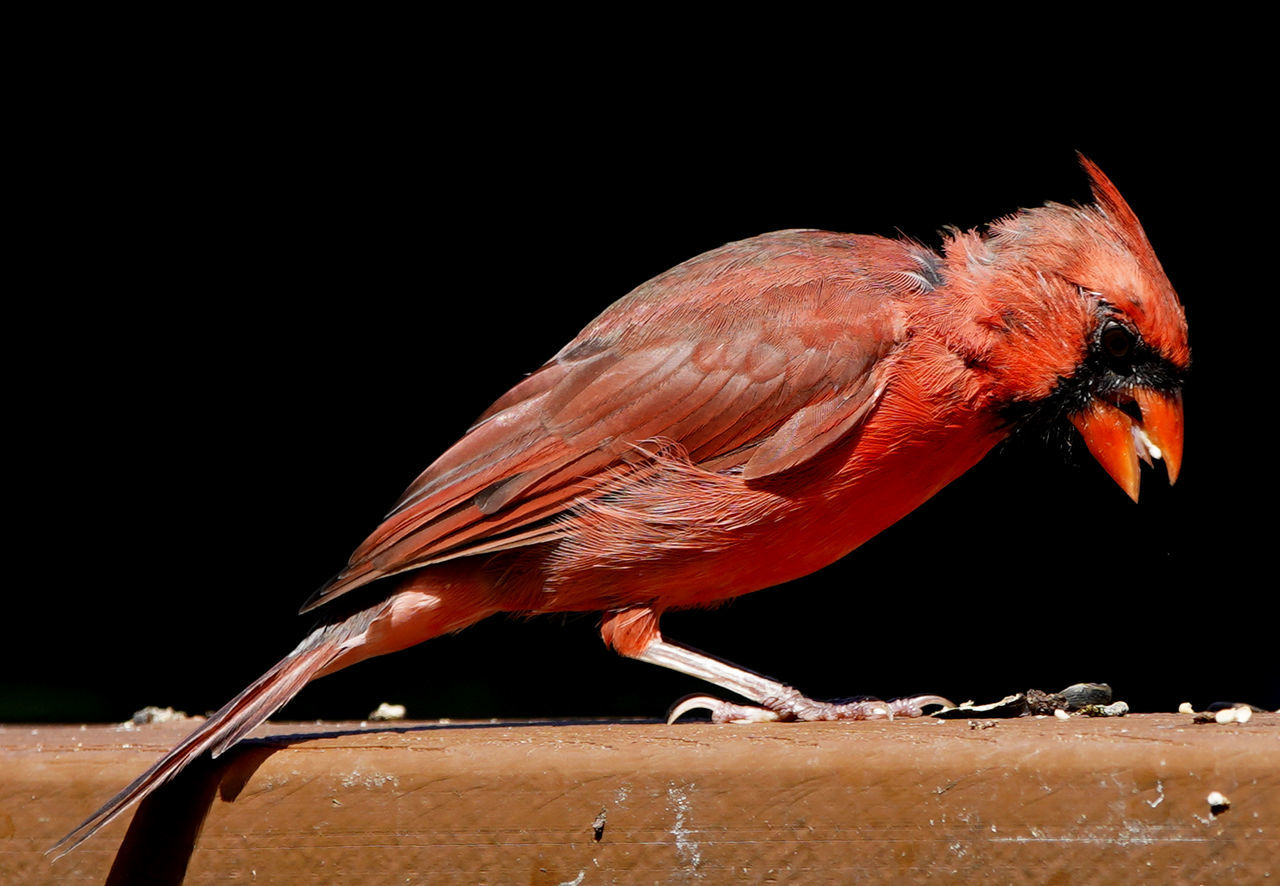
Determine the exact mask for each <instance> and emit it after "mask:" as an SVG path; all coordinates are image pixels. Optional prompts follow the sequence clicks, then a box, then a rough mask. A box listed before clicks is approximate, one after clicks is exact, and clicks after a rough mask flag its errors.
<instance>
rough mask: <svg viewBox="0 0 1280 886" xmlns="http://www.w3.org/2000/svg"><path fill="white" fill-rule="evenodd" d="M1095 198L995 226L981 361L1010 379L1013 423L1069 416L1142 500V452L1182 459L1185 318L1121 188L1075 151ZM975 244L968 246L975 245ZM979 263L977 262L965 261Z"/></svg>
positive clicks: (1173, 474) (1173, 473)
mask: <svg viewBox="0 0 1280 886" xmlns="http://www.w3.org/2000/svg"><path fill="white" fill-rule="evenodd" d="M1080 162H1081V165H1082V166H1083V167H1084V170H1085V172H1086V173H1087V174H1088V176H1089V180H1090V184H1091V187H1092V190H1093V195H1094V200H1095V202H1094V204H1093V205H1090V206H1080V207H1075V206H1063V205H1060V204H1053V203H1050V204H1048V205H1046V206H1042V207H1039V208H1037V209H1030V210H1024V211H1022V212H1019V213H1018V214H1016V215H1014V216H1012V217H1010V218H1007V219H1004V220H1002V221H1000V222H997V223H995V224H993V225H992V226H991V228H990V230H989V232H988V234H987V236H986V237H984V238H983V240H982V245H983V247H984V248H985V249H986V250H988V251H987V253H986V254H987V256H988V264H989V269H987V270H986V273H987V274H988V275H989V279H988V280H987V281H986V282H987V287H988V288H989V289H994V290H996V291H997V292H998V293H1001V294H999V295H997V296H996V297H995V298H994V300H993V301H992V302H991V303H990V304H989V305H988V308H989V310H988V311H987V313H986V318H985V322H986V325H987V327H988V328H989V329H991V330H998V334H988V335H987V336H986V341H987V344H988V345H989V347H988V348H987V349H986V350H985V354H984V357H985V360H986V363H987V365H988V366H990V367H991V368H992V371H994V372H997V373H998V374H999V375H1000V378H1001V379H1002V383H1003V384H1005V385H1006V389H1005V391H1004V398H1005V402H1006V403H1007V404H1009V407H1008V408H1009V414H1010V417H1011V419H1012V420H1013V421H1014V422H1015V423H1017V424H1023V425H1027V426H1030V427H1036V426H1040V427H1043V426H1045V425H1046V424H1056V425H1061V424H1063V423H1064V420H1065V421H1069V422H1070V424H1072V425H1074V426H1075V428H1076V430H1078V431H1079V433H1080V435H1081V436H1082V437H1083V438H1084V442H1085V444H1086V446H1087V447H1088V449H1089V452H1090V453H1092V454H1093V456H1094V458H1096V459H1097V460H1098V462H1099V463H1100V464H1101V465H1102V467H1103V468H1105V469H1106V471H1107V473H1108V474H1110V475H1111V477H1112V479H1114V480H1115V481H1116V482H1117V483H1118V484H1119V485H1120V487H1121V488H1122V489H1123V490H1124V491H1125V492H1126V493H1128V495H1129V497H1130V498H1132V499H1134V500H1135V501H1136V500H1137V498H1138V487H1139V483H1140V479H1141V478H1140V467H1139V464H1138V462H1139V459H1141V460H1143V461H1146V462H1147V463H1148V464H1151V463H1152V462H1153V461H1155V460H1162V461H1163V462H1164V463H1165V466H1166V469H1167V471H1168V475H1169V482H1170V483H1172V482H1174V481H1175V480H1176V479H1177V477H1178V470H1179V468H1180V466H1181V462H1182V429H1183V421H1182V383H1183V380H1184V378H1185V376H1186V373H1187V370H1188V368H1189V366H1190V362H1191V350H1190V347H1189V346H1188V343H1187V323H1186V317H1185V314H1184V312H1183V309H1182V304H1181V303H1180V302H1179V300H1178V296H1177V294H1176V293H1175V292H1174V290H1173V286H1172V285H1171V284H1170V283H1169V280H1168V278H1167V277H1166V276H1165V273H1164V269H1163V268H1162V267H1161V266H1160V262H1159V260H1158V259H1157V258H1156V255H1155V252H1154V251H1153V250H1152V248H1151V244H1150V243H1149V242H1148V240H1147V236H1146V234H1145V233H1144V232H1143V230H1142V226H1141V225H1140V224H1139V222H1138V219H1137V216H1135V215H1134V213H1133V210H1132V209H1130V208H1129V205H1128V203H1126V202H1125V200H1124V198H1123V197H1121V196H1120V192H1119V191H1118V190H1116V187H1115V185H1113V184H1112V183H1111V181H1110V180H1109V179H1108V178H1107V177H1106V176H1105V175H1103V173H1102V171H1101V170H1100V169H1098V167H1097V166H1095V165H1094V164H1093V163H1092V162H1090V161H1089V160H1088V159H1087V158H1085V157H1083V156H1082V157H1081V158H1080ZM970 248H971V249H972V247H970ZM972 265H973V262H972V261H970V266H972Z"/></svg>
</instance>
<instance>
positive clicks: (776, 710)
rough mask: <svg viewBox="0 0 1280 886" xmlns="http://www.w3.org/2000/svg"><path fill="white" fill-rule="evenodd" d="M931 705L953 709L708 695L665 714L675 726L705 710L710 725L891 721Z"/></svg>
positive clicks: (935, 699) (923, 703)
mask: <svg viewBox="0 0 1280 886" xmlns="http://www.w3.org/2000/svg"><path fill="white" fill-rule="evenodd" d="M930 705H938V706H940V707H943V708H953V707H955V705H954V704H953V703H952V702H950V701H949V700H947V699H945V698H943V697H942V696H940V695H916V696H912V697H911V698H898V699H894V700H893V701H880V700H879V699H857V700H853V701H847V702H825V701H814V700H813V699H810V698H806V697H804V696H803V695H800V694H799V693H795V694H794V695H790V696H788V697H785V698H776V699H775V698H770V699H765V700H764V706H762V707H761V706H755V705H742V704H733V703H731V702H727V701H723V700H722V699H718V698H713V697H712V696H710V695H690V696H686V697H685V698H682V699H681V700H680V701H678V702H677V703H676V704H675V705H674V706H673V707H672V708H671V712H670V713H669V714H668V715H667V723H668V724H671V723H674V722H675V721H676V720H678V719H680V718H681V717H682V716H684V715H685V714H687V713H689V712H690V711H697V710H705V711H707V712H709V713H710V714H711V722H712V723H772V722H776V721H780V720H807V721H815V720H892V719H894V718H895V717H922V716H924V709H925V708H926V707H928V706H930Z"/></svg>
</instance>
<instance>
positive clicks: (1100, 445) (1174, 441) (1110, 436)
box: [1071, 388, 1182, 501]
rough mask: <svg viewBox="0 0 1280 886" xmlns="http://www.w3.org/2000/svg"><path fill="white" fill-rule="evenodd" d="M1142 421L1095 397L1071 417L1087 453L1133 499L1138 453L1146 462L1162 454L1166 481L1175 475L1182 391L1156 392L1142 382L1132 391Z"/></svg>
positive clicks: (1178, 464)
mask: <svg viewBox="0 0 1280 886" xmlns="http://www.w3.org/2000/svg"><path fill="white" fill-rule="evenodd" d="M1133 399H1134V402H1135V403H1137V405H1138V409H1139V410H1140V411H1141V413H1142V421H1141V422H1137V421H1134V420H1133V418H1131V417H1130V416H1129V414H1128V413H1127V412H1125V411H1124V410H1122V409H1120V408H1119V407H1118V406H1115V405H1114V404H1112V403H1108V402H1106V401H1105V400H1095V401H1094V402H1093V404H1092V405H1091V406H1090V407H1089V408H1088V409H1086V410H1085V411H1084V412H1081V413H1078V414H1076V415H1073V416H1072V417H1071V422H1072V424H1074V425H1075V426H1076V430H1078V431H1079V432H1080V435H1081V436H1082V437H1084V442H1085V445H1086V446H1088V447H1089V451H1090V452H1091V453H1093V457H1094V458H1096V459H1097V460H1098V463H1099V464H1101V465H1102V467H1103V468H1104V469H1105V470H1106V472H1107V473H1108V474H1110V475H1111V479H1112V480H1115V481H1116V482H1117V483H1119V484H1120V488H1121V489H1123V490H1124V491H1125V492H1127V493H1128V494H1129V497H1130V498H1131V499H1133V500H1134V501H1137V500H1138V486H1139V484H1140V481H1141V479H1142V477H1141V471H1140V469H1139V467H1138V459H1139V458H1141V459H1142V460H1143V461H1145V462H1146V463H1147V464H1151V463H1152V461H1153V460H1154V459H1162V460H1163V461H1164V463H1165V467H1166V469H1167V470H1168V472H1169V482H1170V483H1173V482H1174V481H1175V480H1177V479H1178V469H1179V468H1180V467H1181V466H1182V394H1181V393H1178V394H1173V395H1172V396H1170V395H1168V394H1159V393H1156V392H1155V391H1151V390H1148V389H1146V388H1138V389H1136V390H1134V392H1133Z"/></svg>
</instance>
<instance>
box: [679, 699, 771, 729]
mask: <svg viewBox="0 0 1280 886" xmlns="http://www.w3.org/2000/svg"><path fill="white" fill-rule="evenodd" d="M697 710H705V711H709V712H710V714H711V722H712V723H770V722H773V721H775V720H778V719H780V717H779V715H778V714H777V713H775V712H773V711H769V710H765V709H764V708H757V707H751V706H749V705H739V704H731V703H729V702H727V701H722V700H721V699H718V698H712V697H711V696H710V695H690V696H687V697H685V698H683V699H681V700H680V701H678V702H676V704H675V706H673V707H672V708H671V713H669V714H667V725H668V726H669V725H671V724H672V723H674V722H675V721H676V720H679V719H680V718H681V717H682V716H684V715H685V714H687V713H689V712H690V711H697Z"/></svg>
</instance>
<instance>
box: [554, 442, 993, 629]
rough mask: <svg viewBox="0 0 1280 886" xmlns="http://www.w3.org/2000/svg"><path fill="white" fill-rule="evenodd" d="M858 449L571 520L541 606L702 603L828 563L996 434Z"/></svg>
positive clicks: (651, 491)
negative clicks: (776, 472)
mask: <svg viewBox="0 0 1280 886" xmlns="http://www.w3.org/2000/svg"><path fill="white" fill-rule="evenodd" d="M1001 436H1002V435H1001V434H999V433H996V432H986V433H976V434H975V433H969V434H954V435H948V436H947V437H942V438H938V437H935V438H928V439H920V440H916V441H913V442H911V443H908V444H905V445H897V446H893V447H890V448H889V449H888V450H887V451H882V452H878V453H876V454H875V457H870V455H869V454H868V453H867V452H866V451H862V452H859V451H858V450H857V448H853V449H851V450H846V451H843V452H842V451H840V450H839V449H836V450H833V452H832V453H831V454H830V456H827V457H824V458H820V459H816V460H815V461H814V462H813V463H811V464H810V465H807V466H804V467H801V468H798V469H795V470H793V471H789V472H786V473H784V474H781V475H778V476H776V477H772V478H768V479H767V480H766V481H763V482H761V481H750V482H748V481H743V480H741V479H740V478H737V477H733V476H726V475H708V478H712V479H707V480H706V481H705V482H703V483H698V484H690V483H688V482H687V478H685V482H676V481H672V482H670V483H653V484H648V485H645V486H642V487H640V488H637V489H635V490H630V491H628V493H627V494H625V495H622V496H618V497H616V498H615V499H613V500H611V501H609V502H607V503H601V504H598V505H590V506H587V507H585V508H583V509H582V510H581V511H580V512H579V513H577V514H576V515H575V518H574V520H573V522H572V526H571V531H570V533H569V536H568V537H567V538H566V539H564V540H563V541H561V542H559V543H558V544H557V545H556V547H555V548H554V549H553V550H552V551H550V552H548V555H547V556H546V557H545V558H544V559H543V560H542V564H541V566H542V569H543V585H542V599H541V601H540V603H539V604H538V605H537V606H536V607H535V608H536V609H538V610H540V611H544V612H547V611H567V610H599V609H610V608H621V607H626V606H634V605H651V606H654V607H656V608H658V609H673V608H684V607H692V606H704V605H708V604H711V603H715V602H717V601H720V600H725V599H728V598H731V597H736V596H739V595H741V594H746V593H750V592H751V591H757V590H761V589H763V588H767V587H772V586H774V585H777V584H781V583H782V582H786V581H790V580H792V579H795V578H799V577H801V576H804V575H808V574H810V573H812V572H815V571H817V570H819V569H821V568H823V567H824V566H827V565H829V564H831V563H833V562H835V561H836V560H838V559H840V558H841V557H843V556H844V555H845V554H847V553H849V552H850V551H852V550H853V549H854V548H856V547H858V546H859V545H861V544H862V543H863V542H865V541H867V540H868V539H870V538H872V537H873V536H875V535H877V534H879V533H880V532H881V531H883V530H884V529H886V528H888V527H889V526H891V525H892V524H894V523H896V522H897V521H898V520H900V519H902V518H903V517H904V516H906V515H907V514H908V513H910V512H911V511H913V510H915V508H917V507H919V506H920V505H921V504H922V503H923V502H925V501H926V500H927V499H929V498H930V497H931V496H932V495H933V494H934V493H936V492H937V491H938V490H940V489H941V488H942V487H943V486H945V485H947V484H948V483H950V482H951V481H952V480H954V479H955V478H956V477H958V476H960V475H961V474H962V473H964V472H965V471H967V470H968V469H969V468H971V467H972V466H973V465H975V464H976V463H977V462H978V461H979V460H980V459H981V458H982V457H983V455H985V454H986V453H987V452H988V451H989V450H990V449H991V447H992V446H994V445H995V443H996V442H998V441H999V439H1000V438H1001Z"/></svg>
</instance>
